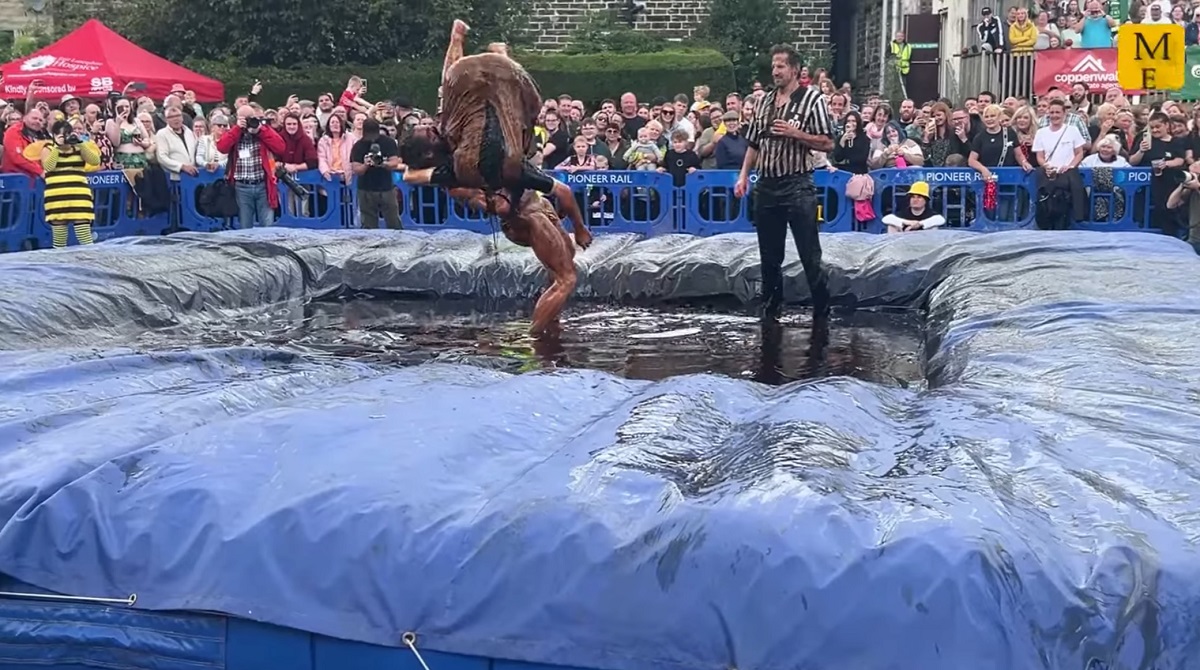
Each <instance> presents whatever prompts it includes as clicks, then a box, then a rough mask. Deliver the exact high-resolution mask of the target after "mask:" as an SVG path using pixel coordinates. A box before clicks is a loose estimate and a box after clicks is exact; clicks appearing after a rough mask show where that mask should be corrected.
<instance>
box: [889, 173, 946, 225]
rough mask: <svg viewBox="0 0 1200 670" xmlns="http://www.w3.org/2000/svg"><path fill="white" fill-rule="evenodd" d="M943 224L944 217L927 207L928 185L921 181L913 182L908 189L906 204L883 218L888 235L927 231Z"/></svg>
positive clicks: (944, 221)
mask: <svg viewBox="0 0 1200 670" xmlns="http://www.w3.org/2000/svg"><path fill="white" fill-rule="evenodd" d="M945 223H946V217H944V216H942V215H941V214H938V213H937V212H934V211H933V210H932V209H931V208H930V207H929V184H928V182H923V181H917V182H913V184H912V186H909V187H908V203H907V204H905V205H903V206H902V207H900V208H899V209H897V210H896V211H895V212H893V213H892V214H888V215H887V216H885V217H883V225H885V226H887V231H888V232H889V233H907V232H910V231H914V230H929V229H930V228H937V227H938V226H941V225H944V224H945Z"/></svg>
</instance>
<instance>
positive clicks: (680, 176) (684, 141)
mask: <svg viewBox="0 0 1200 670" xmlns="http://www.w3.org/2000/svg"><path fill="white" fill-rule="evenodd" d="M688 144H689V143H688V134H687V131H686V130H676V131H675V132H673V133H671V148H670V149H668V150H667V154H666V156H665V157H664V158H663V166H661V167H659V168H658V171H659V172H669V173H670V174H671V178H672V181H673V182H674V184H675V186H676V187H681V186H683V185H684V184H685V183H687V176H688V175H689V174H691V173H693V172H695V171H696V170H699V169H700V156H699V155H697V154H696V152H695V151H692V148H691V147H689V146H688Z"/></svg>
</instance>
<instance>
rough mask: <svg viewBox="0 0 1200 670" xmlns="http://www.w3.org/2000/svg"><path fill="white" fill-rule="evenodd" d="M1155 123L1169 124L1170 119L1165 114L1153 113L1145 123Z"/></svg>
mask: <svg viewBox="0 0 1200 670" xmlns="http://www.w3.org/2000/svg"><path fill="white" fill-rule="evenodd" d="M1155 121H1157V122H1159V123H1170V122H1171V117H1169V116H1167V114H1166V112H1155V113H1153V114H1151V115H1150V118H1149V119H1147V121H1146V123H1154V122H1155Z"/></svg>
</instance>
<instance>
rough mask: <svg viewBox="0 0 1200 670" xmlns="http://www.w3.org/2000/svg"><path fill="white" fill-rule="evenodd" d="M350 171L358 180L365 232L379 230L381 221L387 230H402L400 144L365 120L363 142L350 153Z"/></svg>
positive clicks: (377, 124) (368, 120)
mask: <svg viewBox="0 0 1200 670" xmlns="http://www.w3.org/2000/svg"><path fill="white" fill-rule="evenodd" d="M350 167H351V169H352V170H353V171H354V175H355V176H356V177H358V212H359V214H360V215H361V217H362V227H363V228H378V227H379V217H381V216H382V217H383V219H384V220H385V221H386V222H387V227H388V228H389V229H392V230H400V229H401V228H402V227H403V226H402V225H401V223H400V203H399V201H398V200H396V184H395V182H394V181H393V180H392V175H393V173H394V172H396V171H397V170H400V169H401V165H400V147H399V146H397V145H396V140H394V139H392V138H391V137H388V136H387V135H383V134H381V133H380V132H379V122H378V121H376V120H375V119H371V118H368V119H365V120H364V121H363V125H362V139H360V140H358V141H357V142H355V143H354V146H353V147H351V149H350Z"/></svg>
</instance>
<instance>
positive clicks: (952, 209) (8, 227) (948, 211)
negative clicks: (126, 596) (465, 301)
mask: <svg viewBox="0 0 1200 670" xmlns="http://www.w3.org/2000/svg"><path fill="white" fill-rule="evenodd" d="M992 172H993V174H995V175H996V178H997V182H996V183H997V187H998V189H997V190H998V198H997V200H998V204H997V207H995V208H994V209H993V210H990V211H989V210H985V209H984V208H983V206H982V205H983V191H984V185H985V183H984V181H983V180H982V179H981V178H980V175H979V173H977V172H976V171H974V170H971V169H969V168H905V169H899V170H896V169H889V170H876V171H873V172H871V178H872V179H873V181H874V184H875V195H874V198H873V200H872V202H871V205H872V208H873V210H874V214H875V216H874V218H872V219H870V220H867V221H858V220H857V219H856V217H855V208H854V203H852V202H850V201H849V200H848V199H847V197H846V188H847V186H848V184H849V182H850V178H851V176H852V175H851V174H849V173H847V172H843V171H840V170H839V171H830V170H819V171H818V172H817V173H816V175H815V177H814V184H815V186H816V188H817V189H818V195H819V203H820V219H821V221H822V222H823V224H822V230H823V231H826V232H845V231H865V232H883V225H882V224H881V223H880V218H881V217H883V216H884V215H886V214H888V213H891V212H893V211H895V210H896V208H897V207H898V206H899V205H900V203H902V202H903V200H904V199H905V198H906V197H907V192H908V188H909V186H910V185H911V184H912V183H913V182H916V181H925V182H927V183H928V184H929V186H930V193H931V202H932V206H933V207H934V208H935V210H936V211H939V212H940V213H941V214H943V215H944V216H945V217H946V219H947V226H949V227H953V228H961V229H966V230H974V231H979V232H989V231H997V230H1009V229H1016V228H1031V227H1033V226H1034V215H1035V210H1036V207H1035V201H1036V194H1037V178H1038V177H1037V173H1036V172H1030V173H1026V172H1025V171H1024V170H1021V169H1019V168H1002V169H996V170H993V171H992ZM1081 174H1082V176H1083V180H1084V185H1085V186H1086V187H1087V188H1088V191H1089V194H1090V195H1089V202H1088V208H1089V212H1090V216H1089V217H1088V220H1087V221H1085V222H1083V223H1079V224H1077V225H1076V226H1075V227H1077V228H1082V229H1088V230H1111V231H1130V230H1154V229H1155V226H1154V225H1153V222H1152V220H1151V198H1150V176H1151V175H1150V169H1149V168H1126V169H1117V170H1114V171H1113V178H1112V179H1111V180H1100V181H1103V183H1100V181H1098V180H1096V179H1095V178H1094V176H1095V175H1094V174H1093V172H1092V171H1091V170H1082V171H1081ZM555 176H556V177H557V178H559V179H561V180H562V181H564V182H565V183H567V184H568V185H569V186H570V187H571V189H572V191H573V192H574V193H575V195H576V198H577V199H578V202H579V205H580V208H581V210H582V211H583V212H584V216H585V218H586V220H587V223H588V225H589V226H590V227H591V228H592V229H593V230H595V231H596V232H600V233H603V232H633V233H639V234H643V235H656V234H662V233H667V232H685V233H691V234H694V235H700V236H708V235H716V234H720V233H728V232H745V231H751V230H753V229H754V228H753V225H754V222H753V206H752V204H751V203H752V200H753V197H754V193H753V187H752V188H751V193H750V194H749V195H748V196H747V197H744V198H737V197H735V196H734V193H733V186H734V183H735V182H736V180H737V173H736V172H734V171H728V170H701V171H697V172H695V173H693V174H691V175H688V177H687V182H686V184H685V185H684V186H683V187H675V186H674V184H673V181H672V178H671V176H670V175H667V174H661V173H658V172H642V171H608V172H574V173H567V172H556V173H555ZM224 177H225V174H224V171H223V170H218V171H216V172H211V173H209V172H202V173H200V174H199V175H197V176H195V177H192V176H189V175H183V176H182V178H181V179H180V180H179V181H178V182H173V183H172V184H171V192H170V201H171V202H170V207H169V209H168V211H164V212H161V213H157V214H153V215H146V214H144V213H143V211H142V210H143V206H142V203H141V201H140V200H139V198H138V197H137V195H136V194H135V193H134V190H133V187H132V185H131V184H130V182H129V180H128V179H127V178H126V176H125V174H124V173H122V172H119V171H111V172H96V173H92V174H90V175H89V177H88V181H89V183H90V184H91V185H92V189H93V191H94V194H95V200H96V223H95V229H94V234H95V236H96V239H98V240H103V239H107V238H110V237H124V236H131V235H163V234H168V233H171V232H175V231H179V230H189V231H201V232H206V231H215V230H222V229H228V228H237V227H239V223H238V220H237V217H233V218H230V219H214V218H211V217H207V216H204V215H203V214H201V213H200V207H199V196H200V193H201V192H202V190H203V189H204V188H205V187H206V186H208V185H209V184H212V183H214V182H215V181H217V180H220V179H224ZM296 180H297V181H298V182H300V183H301V184H302V185H303V186H305V187H306V189H307V191H308V195H307V196H306V197H304V198H297V197H295V196H293V195H291V193H290V192H289V191H288V190H287V189H286V188H283V187H282V186H281V188H280V208H279V213H278V214H279V215H278V217H277V219H276V225H280V226H286V227H295V228H315V229H333V228H358V227H361V226H362V221H361V220H360V215H359V211H358V205H357V200H356V198H355V195H354V194H355V188H356V185H355V183H354V181H353V180H351V181H350V182H349V183H346V182H344V181H341V180H337V181H329V180H325V179H323V178H322V177H321V175H320V174H319V173H317V172H316V171H315V170H312V171H308V172H301V173H298V174H297V175H296ZM753 181H754V178H753V177H752V178H751V182H753ZM396 188H397V191H396V196H397V199H398V202H399V204H400V212H401V222H402V223H403V225H404V227H405V228H408V229H413V230H441V229H446V228H456V229H464V230H471V231H475V232H480V233H491V232H494V229H493V222H492V221H491V220H490V218H489V217H487V216H485V215H483V214H480V213H478V212H473V211H470V210H469V209H467V208H466V207H465V206H463V205H462V204H461V203H458V202H454V201H452V200H450V198H448V197H447V196H446V194H445V192H444V191H441V190H439V189H437V188H433V187H410V186H409V185H407V184H404V183H403V182H402V181H401V180H400V178H399V175H397V177H396ZM42 192H43V187H42V184H41V182H40V180H31V179H29V178H28V177H25V176H23V175H14V174H6V175H0V251H18V250H21V249H31V248H43V247H47V246H49V245H50V227H49V226H48V225H46V224H45V223H44V221H43V219H42ZM379 225H381V226H382V225H383V224H382V222H380V224H379Z"/></svg>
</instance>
